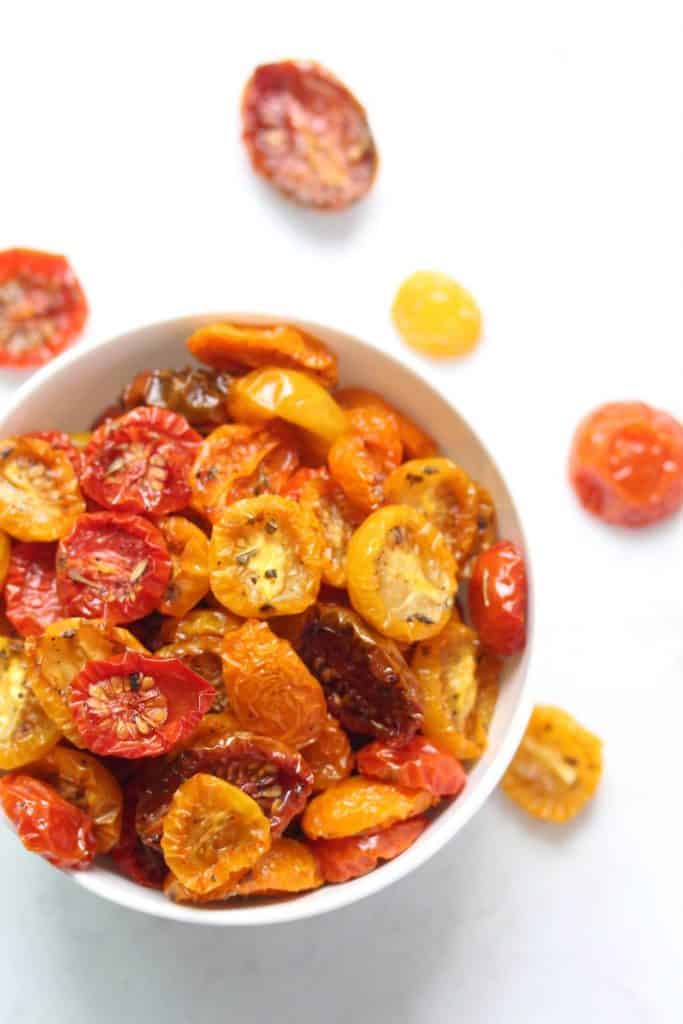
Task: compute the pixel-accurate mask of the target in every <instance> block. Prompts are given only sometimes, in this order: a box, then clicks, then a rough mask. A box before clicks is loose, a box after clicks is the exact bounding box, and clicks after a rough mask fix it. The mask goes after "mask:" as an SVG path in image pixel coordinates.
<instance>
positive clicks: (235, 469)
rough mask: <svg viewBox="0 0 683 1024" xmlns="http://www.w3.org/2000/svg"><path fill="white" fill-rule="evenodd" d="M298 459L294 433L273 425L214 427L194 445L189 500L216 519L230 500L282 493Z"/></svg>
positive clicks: (234, 424)
mask: <svg viewBox="0 0 683 1024" xmlns="http://www.w3.org/2000/svg"><path fill="white" fill-rule="evenodd" d="M298 463H299V455H298V452H297V449H296V446H295V443H294V439H293V437H292V436H291V434H290V433H289V432H288V431H287V430H286V429H285V428H284V427H282V426H280V425H278V424H270V425H268V426H258V427H255V426H248V425H247V424H245V423H230V424H228V425H227V426H225V427H219V428H218V429H217V430H214V431H213V432H212V433H211V434H209V436H208V437H207V438H206V439H205V440H204V441H203V442H202V443H201V445H200V446H199V451H198V454H197V458H196V460H195V463H194V466H193V468H192V472H191V474H190V482H191V485H192V503H193V505H194V507H195V508H196V509H198V510H199V511H200V512H202V513H203V514H204V515H206V516H207V517H208V518H209V519H210V520H211V522H213V523H215V522H217V521H218V519H220V517H221V515H222V514H223V512H224V510H225V509H226V508H227V507H228V506H229V505H232V504H233V502H235V501H239V500H240V499H242V498H253V497H258V496H259V495H261V494H279V493H281V492H282V491H283V490H284V489H285V487H286V485H287V482H288V481H289V478H290V477H291V475H292V473H293V472H294V470H295V469H296V467H297V465H298Z"/></svg>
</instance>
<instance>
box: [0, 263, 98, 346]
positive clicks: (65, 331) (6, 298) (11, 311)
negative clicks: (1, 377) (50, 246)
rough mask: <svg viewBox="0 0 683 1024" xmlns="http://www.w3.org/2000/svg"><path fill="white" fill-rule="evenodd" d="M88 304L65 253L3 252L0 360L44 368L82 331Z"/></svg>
mask: <svg viewBox="0 0 683 1024" xmlns="http://www.w3.org/2000/svg"><path fill="white" fill-rule="evenodd" d="M87 315H88V306H87V303H86V301H85V295H84V294H83V289H82V288H81V286H80V284H79V281H78V278H77V277H76V275H75V274H74V272H73V270H72V269H71V266H70V264H69V262H68V261H67V260H66V259H65V258H64V256H56V255H53V254H52V253H48V252H37V251H36V250H33V249H6V250H5V251H4V252H0V364H2V365H4V366H39V365H40V364H41V363H46V362H47V361H48V360H49V359H52V357H53V356H55V355H57V353H58V352H61V351H62V349H63V348H65V347H66V346H67V345H68V344H69V343H70V342H72V341H73V340H74V338H77V337H78V335H79V334H80V333H81V330H82V329H83V324H84V323H85V320H86V317H87Z"/></svg>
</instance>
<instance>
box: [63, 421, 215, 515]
mask: <svg viewBox="0 0 683 1024" xmlns="http://www.w3.org/2000/svg"><path fill="white" fill-rule="evenodd" d="M200 440H201V437H200V435H199V434H198V433H197V432H196V431H195V430H193V429H192V427H191V426H190V425H189V423H188V422H187V420H186V419H185V417H184V416H179V415H178V413H175V412H171V411H170V410H169V409H158V408H156V407H155V406H140V407H139V408H137V409H132V410H131V411H130V412H127V413H125V414H124V415H122V416H120V417H119V418H118V419H115V420H107V422H106V423H104V424H103V425H102V426H101V427H98V428H97V430H95V431H94V433H93V435H92V437H91V438H90V441H89V442H88V446H87V448H86V449H85V455H84V462H85V464H84V467H83V473H82V475H81V485H82V487H83V490H84V491H85V493H86V494H87V495H88V497H89V498H92V499H93V501H96V502H97V503H98V504H99V505H102V506H103V507H104V508H109V509H113V510H114V511H115V512H132V513H135V514H137V515H142V514H148V515H155V516H160V515H166V514H168V513H169V512H178V511H179V510H180V509H182V508H185V506H186V505H187V504H188V502H189V500H190V496H191V490H190V480H189V476H190V469H191V468H192V463H193V462H194V458H195V455H196V454H197V450H198V447H199V442H200Z"/></svg>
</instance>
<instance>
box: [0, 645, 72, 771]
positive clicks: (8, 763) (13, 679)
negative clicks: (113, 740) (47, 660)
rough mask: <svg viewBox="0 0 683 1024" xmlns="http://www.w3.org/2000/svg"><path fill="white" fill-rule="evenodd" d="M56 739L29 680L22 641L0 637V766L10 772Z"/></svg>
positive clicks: (33, 758) (43, 752) (42, 750)
mask: <svg viewBox="0 0 683 1024" xmlns="http://www.w3.org/2000/svg"><path fill="white" fill-rule="evenodd" d="M58 739H59V729H58V728H57V726H56V725H55V723H54V722H53V721H52V719H50V718H48V716H47V715H46V714H45V712H44V711H43V709H42V707H41V705H40V703H39V702H38V699H37V697H36V696H35V694H34V692H33V688H32V686H31V684H30V682H29V680H28V663H27V659H26V653H25V650H24V644H23V642H22V641H21V640H16V639H13V638H12V637H8V636H0V769H2V770H4V771H9V770H11V769H12V768H21V767H23V765H25V764H28V763H29V762H30V761H34V760H35V759H36V758H39V757H42V756H43V755H44V754H46V753H47V751H48V750H50V749H51V748H52V747H54V745H55V744H56V742H57V740H58Z"/></svg>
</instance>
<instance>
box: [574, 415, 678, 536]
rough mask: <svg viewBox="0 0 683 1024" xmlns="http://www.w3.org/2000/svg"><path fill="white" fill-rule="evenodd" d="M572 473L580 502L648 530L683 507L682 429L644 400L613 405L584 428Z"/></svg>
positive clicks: (591, 417)
mask: <svg viewBox="0 0 683 1024" xmlns="http://www.w3.org/2000/svg"><path fill="white" fill-rule="evenodd" d="M569 475H570V479H571V482H572V486H573V487H574V490H575V491H576V494H577V496H578V498H579V501H580V502H581V504H582V505H583V506H584V508H586V509H588V511H589V512H592V513H593V515H595V516H598V517H599V518H600V519H604V520H605V521H606V522H608V523H616V524H617V525H619V526H631V527H636V526H647V525H648V524H650V523H656V522H658V521H659V520H660V519H666V518H667V516H671V515H673V514H674V513H675V512H676V511H677V510H678V509H679V508H680V507H681V504H683V426H681V424H680V423H679V422H678V421H677V420H676V419H674V417H673V416H669V415H668V413H665V412H661V411H660V410H659V409H653V408H652V407H651V406H649V405H645V403H644V402H610V403H608V404H607V405H602V406H600V407H599V408H598V409H595V411H594V412H592V413H591V414H590V415H589V416H586V418H585V419H584V420H582V422H581V423H580V424H579V426H578V428H577V431H576V434H575V435H574V440H573V442H572V449H571V455H570V459H569Z"/></svg>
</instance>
